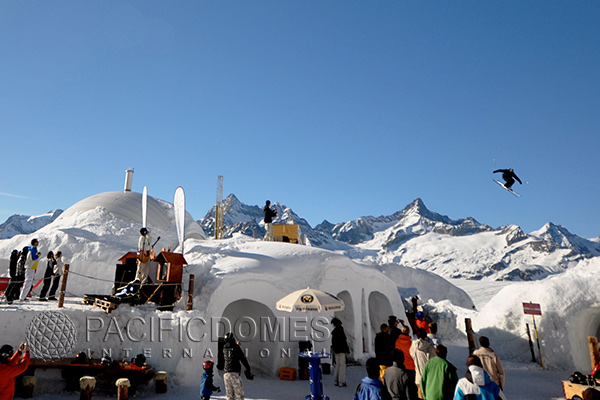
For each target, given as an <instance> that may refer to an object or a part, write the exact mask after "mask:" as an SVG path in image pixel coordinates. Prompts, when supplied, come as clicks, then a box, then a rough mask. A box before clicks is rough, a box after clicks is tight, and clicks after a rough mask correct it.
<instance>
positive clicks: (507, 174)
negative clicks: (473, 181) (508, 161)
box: [494, 168, 523, 189]
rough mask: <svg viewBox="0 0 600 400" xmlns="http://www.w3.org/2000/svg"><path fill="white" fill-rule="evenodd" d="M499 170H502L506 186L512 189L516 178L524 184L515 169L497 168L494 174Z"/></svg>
mask: <svg viewBox="0 0 600 400" xmlns="http://www.w3.org/2000/svg"><path fill="white" fill-rule="evenodd" d="M497 172H502V179H504V187H505V188H507V189H510V188H511V186H512V185H513V184H514V183H515V179H516V180H517V181H518V182H519V184H520V185H522V184H523V182H521V180H520V179H519V177H518V176H517V174H515V170H514V169H512V168H510V169H497V170H495V171H494V174H495V173H497Z"/></svg>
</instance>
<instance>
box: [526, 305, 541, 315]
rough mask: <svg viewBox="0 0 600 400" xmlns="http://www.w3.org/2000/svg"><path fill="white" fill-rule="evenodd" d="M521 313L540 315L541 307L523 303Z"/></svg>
mask: <svg viewBox="0 0 600 400" xmlns="http://www.w3.org/2000/svg"><path fill="white" fill-rule="evenodd" d="M523 312H524V313H525V314H530V315H542V306H541V305H540V304H537V303H523Z"/></svg>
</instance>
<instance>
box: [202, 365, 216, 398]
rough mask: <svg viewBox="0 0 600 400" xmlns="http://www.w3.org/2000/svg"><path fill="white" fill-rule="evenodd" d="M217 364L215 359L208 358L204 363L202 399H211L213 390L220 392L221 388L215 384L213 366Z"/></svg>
mask: <svg viewBox="0 0 600 400" xmlns="http://www.w3.org/2000/svg"><path fill="white" fill-rule="evenodd" d="M214 366H215V362H214V361H213V360H207V361H204V362H203V363H202V368H203V369H204V372H203V373H202V378H201V379H200V399H202V400H210V396H212V394H213V392H217V393H220V392H221V388H220V387H218V386H215V385H214V383H213V377H214V375H215V374H214V373H213V368H214Z"/></svg>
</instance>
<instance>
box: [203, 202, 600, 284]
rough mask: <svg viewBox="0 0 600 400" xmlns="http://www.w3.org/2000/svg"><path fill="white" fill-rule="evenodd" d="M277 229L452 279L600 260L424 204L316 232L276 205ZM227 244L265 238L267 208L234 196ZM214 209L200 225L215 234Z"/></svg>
mask: <svg viewBox="0 0 600 400" xmlns="http://www.w3.org/2000/svg"><path fill="white" fill-rule="evenodd" d="M274 205H275V207H276V208H277V210H278V215H279V216H278V218H277V220H276V221H275V223H294V224H298V225H299V226H300V231H301V233H302V234H303V235H305V237H306V241H307V243H308V244H310V245H312V246H317V247H322V248H326V249H329V250H337V251H343V252H345V253H346V254H348V255H349V256H351V257H353V258H355V259H361V260H363V261H365V262H368V263H373V264H386V263H396V264H401V265H404V266H408V267H414V268H421V269H425V270H428V271H431V272H435V273H437V274H439V275H442V276H444V277H446V278H467V279H493V280H533V279H540V278H543V277H546V276H548V275H550V274H554V273H557V272H562V271H564V270H565V269H566V268H568V267H569V266H572V265H574V264H576V263H578V262H579V261H581V260H583V259H586V258H590V257H597V256H600V244H599V243H598V242H597V241H592V240H587V239H583V238H580V237H578V236H577V235H573V234H571V233H570V232H569V231H568V230H567V229H566V228H564V227H563V226H557V225H554V224H552V223H548V224H546V225H545V226H544V227H543V228H542V229H540V230H539V231H536V232H532V233H531V234H527V233H525V232H523V231H522V230H521V228H519V227H518V226H516V225H510V226H503V227H499V228H497V229H494V228H492V227H490V226H488V225H485V224H481V223H479V222H477V221H476V220H475V219H473V218H465V219H459V220H452V219H450V218H449V217H447V216H445V215H441V214H438V213H435V212H432V211H430V210H428V209H427V207H426V206H425V204H424V202H423V201H422V200H421V199H416V200H415V201H413V202H412V203H411V204H409V205H408V206H406V207H405V208H404V209H403V210H401V211H398V212H396V213H394V214H392V215H389V216H380V217H372V216H367V217H360V218H358V219H356V220H353V221H349V222H345V223H339V224H333V223H331V222H328V221H323V222H322V223H321V224H319V225H317V226H316V227H315V228H314V229H313V228H312V227H311V226H310V225H309V224H308V223H307V221H306V220H304V219H302V218H300V217H299V216H298V215H296V214H295V213H294V212H293V211H292V210H291V209H290V208H288V207H286V206H284V205H281V204H277V203H275V204H274ZM224 210H225V213H224V226H225V232H224V235H225V237H230V236H231V235H233V234H234V233H236V232H239V233H242V234H246V235H251V236H254V237H257V238H260V237H263V236H264V233H265V231H264V224H263V222H262V218H263V213H262V208H261V207H258V206H247V205H244V204H242V203H241V202H240V201H239V200H238V199H237V198H236V197H235V196H234V195H230V196H229V197H228V198H227V199H226V200H225V201H224ZM214 211H215V210H214V208H213V209H211V210H210V211H209V212H208V213H207V215H206V216H205V217H204V219H202V220H201V221H199V222H200V223H201V224H202V226H203V228H204V229H205V231H206V232H207V234H212V233H213V230H214V215H215V213H214Z"/></svg>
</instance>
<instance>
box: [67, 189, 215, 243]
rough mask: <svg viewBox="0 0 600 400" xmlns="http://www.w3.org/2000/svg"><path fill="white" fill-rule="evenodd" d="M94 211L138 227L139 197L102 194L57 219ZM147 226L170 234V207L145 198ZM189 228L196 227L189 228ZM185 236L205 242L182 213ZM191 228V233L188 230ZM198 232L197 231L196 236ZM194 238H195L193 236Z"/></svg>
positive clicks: (76, 205) (190, 220) (127, 193)
mask: <svg viewBox="0 0 600 400" xmlns="http://www.w3.org/2000/svg"><path fill="white" fill-rule="evenodd" d="M96 208H102V209H104V210H106V211H107V212H109V213H111V214H113V215H115V216H117V217H120V218H122V219H125V220H129V221H132V222H134V223H135V224H136V225H140V226H141V224H142V194H141V193H135V192H121V191H114V192H104V193H99V194H96V195H93V196H90V197H88V198H85V199H83V200H81V201H79V202H77V203H75V204H74V205H72V206H71V207H69V208H68V209H67V210H65V211H64V212H63V213H62V214H61V216H60V218H61V219H62V218H69V217H71V216H73V215H74V214H76V213H80V212H85V211H91V210H94V209H96ZM146 217H147V221H146V222H147V225H148V226H149V227H152V228H153V229H157V228H158V229H163V230H173V229H174V226H175V217H174V212H173V204H171V203H168V202H166V201H163V200H159V199H156V198H154V197H151V196H148V209H147V216H146ZM190 224H193V225H197V226H193V227H192V226H190ZM185 225H186V232H188V234H187V235H186V236H187V237H189V236H190V235H189V233H192V232H193V233H196V234H198V233H199V234H200V236H201V237H202V238H205V237H206V236H205V234H204V232H203V231H202V228H201V227H200V226H199V225H198V224H197V223H196V222H195V221H194V219H193V218H192V216H191V215H190V214H189V213H186V218H185ZM189 228H192V229H189ZM198 230H200V231H201V233H200V232H198ZM194 236H196V237H198V235H194Z"/></svg>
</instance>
